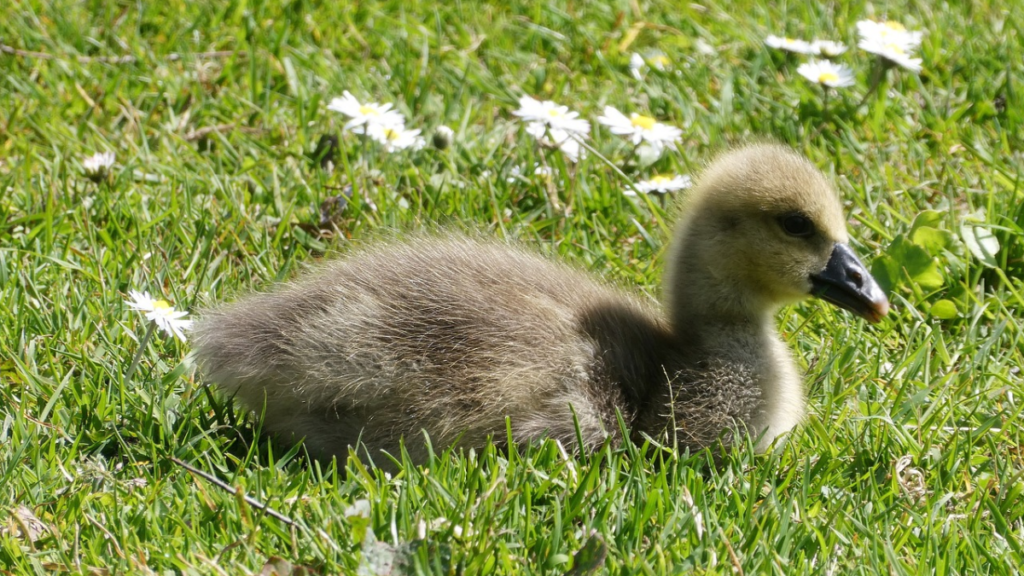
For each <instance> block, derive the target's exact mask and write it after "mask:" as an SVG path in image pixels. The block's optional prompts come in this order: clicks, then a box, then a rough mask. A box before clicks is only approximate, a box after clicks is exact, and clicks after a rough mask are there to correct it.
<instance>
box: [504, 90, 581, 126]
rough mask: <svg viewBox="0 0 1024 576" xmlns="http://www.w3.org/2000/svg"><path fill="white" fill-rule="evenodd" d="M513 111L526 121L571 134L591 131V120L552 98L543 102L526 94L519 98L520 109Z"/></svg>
mask: <svg viewBox="0 0 1024 576" xmlns="http://www.w3.org/2000/svg"><path fill="white" fill-rule="evenodd" d="M512 113H513V114H515V115H516V116H519V117H520V118H522V119H523V121H525V122H529V123H540V124H543V125H544V126H547V127H549V128H556V129H558V130H563V131H565V132H568V133H570V134H589V133H590V122H587V121H586V120H583V119H582V118H579V113H578V112H570V111H569V107H568V106H561V105H559V104H556V103H554V102H552V101H551V100H545V101H544V102H541V101H540V100H537V99H536V98H533V97H531V96H527V95H525V94H524V95H523V96H522V97H520V98H519V109H518V110H515V111H514V112H512Z"/></svg>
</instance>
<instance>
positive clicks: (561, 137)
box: [526, 122, 585, 162]
mask: <svg viewBox="0 0 1024 576" xmlns="http://www.w3.org/2000/svg"><path fill="white" fill-rule="evenodd" d="M526 132H527V134H530V135H531V136H533V137H534V138H536V139H537V140H538V141H539V142H540V143H541V144H543V145H545V146H550V147H552V148H557V149H558V150H559V151H561V152H562V154H565V157H566V158H568V159H569V160H570V161H572V162H578V161H579V159H580V158H581V157H583V156H585V154H584V152H583V150H581V149H580V148H581V147H580V140H582V139H583V138H584V135H583V134H578V133H574V132H567V131H565V130H562V129H561V128H550V127H548V126H545V125H544V124H542V123H540V122H531V123H529V124H527V125H526Z"/></svg>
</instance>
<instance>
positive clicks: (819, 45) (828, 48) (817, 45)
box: [811, 40, 846, 58]
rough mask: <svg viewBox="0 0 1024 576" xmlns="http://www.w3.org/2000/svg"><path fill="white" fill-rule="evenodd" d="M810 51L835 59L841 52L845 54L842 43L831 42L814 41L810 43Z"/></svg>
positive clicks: (844, 46)
mask: <svg viewBox="0 0 1024 576" xmlns="http://www.w3.org/2000/svg"><path fill="white" fill-rule="evenodd" d="M811 49H812V50H814V54H818V55H819V56H824V57H826V58H835V57H836V56H839V55H840V54H842V53H843V52H846V45H845V44H843V43H842V42H834V41H832V40H815V41H814V42H811Z"/></svg>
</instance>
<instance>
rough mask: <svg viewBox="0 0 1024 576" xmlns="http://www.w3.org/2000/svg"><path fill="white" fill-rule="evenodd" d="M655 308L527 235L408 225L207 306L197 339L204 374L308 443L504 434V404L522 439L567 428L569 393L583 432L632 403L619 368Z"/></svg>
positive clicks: (605, 426) (649, 326)
mask: <svg viewBox="0 0 1024 576" xmlns="http://www.w3.org/2000/svg"><path fill="white" fill-rule="evenodd" d="M655 318H656V315H655V314H653V312H652V311H651V310H648V309H647V307H646V306H644V305H642V304H641V303H639V302H638V301H637V300H636V299H634V298H632V297H630V296H627V295H624V294H621V293H620V292H619V291H617V290H614V289H612V288H609V287H607V286H605V285H603V284H601V283H598V282H595V281H594V280H592V279H591V278H590V277H589V276H588V275H586V274H584V273H581V272H579V271H576V270H574V269H571V268H569V267H566V266H563V265H559V264H556V263H553V262H551V261H549V260H547V259H545V258H542V257H540V256H538V255H535V254H532V253H530V252H527V251H525V250H522V249H518V248H512V247H509V246H507V245H503V244H499V243H493V242H480V241H475V240H470V239H466V238H454V239H445V240H441V239H429V240H428V239H419V240H418V241H415V242H407V243H397V242H396V243H393V244H390V245H386V246H384V247H380V246H378V247H376V248H375V249H374V250H373V251H363V252H358V253H355V254H353V255H350V256H349V257H347V258H343V259H340V260H338V261H335V262H332V263H329V264H327V265H325V266H323V267H322V268H321V269H320V270H318V271H316V272H314V273H313V274H311V275H308V276H307V277H305V278H303V279H300V280H299V281H297V282H294V283H291V284H287V285H285V286H283V287H282V288H281V289H280V290H278V291H276V292H270V293H264V294H257V295H254V296H250V297H248V298H244V299H242V300H240V301H239V302H236V303H234V304H232V305H229V306H227V307H224V308H221V309H218V310H214V311H211V312H209V313H207V314H205V315H204V317H203V319H202V321H201V322H200V323H199V324H198V325H197V327H196V334H195V340H196V342H197V350H198V352H197V353H198V358H199V361H200V364H201V366H202V367H203V370H204V372H205V374H206V377H207V379H209V380H212V381H214V382H216V383H218V384H219V385H220V387H221V388H222V389H223V390H225V391H226V392H227V393H228V394H229V395H236V396H237V397H238V398H239V399H240V400H241V401H242V402H243V403H244V404H245V405H246V406H248V407H249V408H251V409H254V410H256V411H262V412H264V425H265V427H266V428H267V429H268V430H269V431H271V432H277V433H286V434H289V435H293V436H298V437H305V438H306V444H307V446H308V447H309V448H310V449H311V450H312V451H313V452H314V453H317V454H320V455H324V456H329V455H332V454H341V453H343V451H344V450H345V447H346V446H347V445H349V444H354V443H355V440H356V439H357V438H360V439H361V440H362V441H363V443H364V444H366V445H367V446H368V447H370V448H371V449H372V448H384V449H388V450H394V449H395V448H396V447H397V439H398V438H399V437H402V436H405V437H407V438H408V437H409V436H410V435H412V436H418V435H419V431H420V430H424V429H425V430H426V431H427V432H428V433H429V434H430V436H431V438H432V440H434V441H435V442H437V443H438V444H441V445H448V444H451V443H453V442H455V441H461V442H462V443H463V444H465V445H469V446H478V445H482V443H483V442H484V441H485V439H486V437H487V436H488V435H495V436H497V437H498V438H499V439H500V438H501V437H502V436H503V432H504V430H505V417H506V416H509V417H510V418H511V420H512V426H513V431H514V432H515V433H516V436H518V437H519V438H521V439H530V438H532V437H537V436H542V435H543V436H553V437H556V438H561V439H563V440H565V441H567V442H570V443H573V441H574V440H575V426H574V423H573V413H572V412H571V411H570V409H569V405H570V404H571V405H572V406H573V410H575V412H576V417H577V418H578V419H579V422H580V427H581V430H582V431H584V432H585V435H587V436H589V437H587V438H584V441H585V443H588V444H589V443H598V442H600V441H601V440H603V438H604V436H605V435H606V434H609V433H610V434H616V433H617V429H616V426H615V410H616V409H619V410H622V411H625V412H628V411H629V410H630V405H629V402H628V400H629V398H627V396H629V394H630V390H626V391H623V385H624V383H623V382H622V380H623V379H626V380H629V379H631V378H643V377H644V376H645V375H641V374H630V373H629V372H630V371H631V370H632V369H633V368H632V367H633V366H639V365H643V364H649V363H650V362H649V361H647V359H638V358H633V357H630V355H634V354H639V355H645V354H650V353H651V350H652V349H653V348H654V347H655V345H654V342H655V341H656V340H658V339H659V338H661V334H662V332H663V328H662V327H661V325H660V324H659V321H658V320H656V319H655ZM609 328H611V332H612V333H611V334H609V333H608V330H609ZM609 339H611V340H615V342H609ZM633 350H635V351H636V352H635V353H634V352H631V351H633ZM623 355H625V357H623ZM627 417H628V414H627Z"/></svg>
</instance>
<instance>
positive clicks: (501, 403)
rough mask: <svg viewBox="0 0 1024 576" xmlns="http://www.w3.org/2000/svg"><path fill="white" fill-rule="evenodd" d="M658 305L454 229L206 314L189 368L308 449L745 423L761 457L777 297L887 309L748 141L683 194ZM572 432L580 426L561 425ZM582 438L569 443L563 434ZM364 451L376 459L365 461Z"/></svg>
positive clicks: (789, 414)
mask: <svg viewBox="0 0 1024 576" xmlns="http://www.w3.org/2000/svg"><path fill="white" fill-rule="evenodd" d="M673 242H674V243H673V245H672V247H671V249H670V251H669V262H668V267H667V272H666V274H665V279H664V288H663V292H664V297H663V299H664V308H665V310H664V312H662V311H660V310H659V309H658V308H657V307H655V306H652V305H651V304H649V303H648V302H645V301H644V300H642V299H640V298H637V297H635V296H633V295H631V294H627V293H623V292H622V291H620V290H617V289H615V288H612V287H609V286H608V285H606V284H604V283H602V282H600V281H596V280H594V279H593V278H592V277H590V276H588V275H587V274H585V273H582V272H580V271H577V270H575V269H572V268H570V267H567V266H565V265H562V264H558V263H554V262H551V261H549V260H548V259H546V258H543V257H541V256H538V255H536V254H534V253H532V252H530V251H528V250H525V249H522V248H518V247H514V246H509V245H506V244H503V243H499V242H497V241H494V242H487V241H479V240H472V239H468V238H465V237H447V238H417V239H414V240H407V241H404V242H401V241H395V242H391V243H385V244H384V245H377V246H371V247H369V248H366V249H363V250H361V251H356V252H354V253H352V254H350V255H348V256H347V257H345V258H342V259H340V260H337V261H334V262H331V263H328V264H326V265H324V266H322V267H320V268H319V269H317V270H316V271H314V272H312V273H310V274H307V275H306V276H304V277H302V278H300V279H298V280H296V281H294V282H291V283H287V284H284V285H282V286H280V287H279V288H278V289H277V290H275V291H273V292H269V293H262V294H255V295H251V296H248V297H245V298H243V299H241V300H240V301H238V302H236V303H234V304H230V305H227V306H224V307H221V308H218V309H214V310H211V311H208V312H206V313H205V314H204V315H203V317H202V319H201V321H200V322H199V323H198V324H197V326H196V328H195V331H194V339H195V342H196V347H197V348H196V354H197V359H198V362H199V365H200V368H201V370H202V372H203V373H204V375H205V378H206V380H208V381H211V382H215V383H216V384H217V385H218V386H219V387H220V389H221V390H222V391H223V392H224V393H225V394H226V395H227V396H229V397H233V398H236V399H237V400H239V401H240V402H241V403H242V405H243V406H244V407H246V408H247V409H249V410H251V411H253V412H256V413H258V414H262V416H263V427H264V430H265V431H267V432H269V433H271V434H272V435H274V436H276V437H277V438H279V439H281V440H284V441H285V442H288V443H295V442H299V441H302V442H303V443H304V446H305V448H306V450H307V451H308V452H309V453H310V454H311V455H312V456H314V457H316V458H321V459H330V458H331V457H339V458H343V457H345V456H346V455H347V454H348V451H349V447H358V449H360V450H366V453H367V454H368V455H369V456H370V457H371V458H373V457H374V456H378V457H379V456H380V451H386V452H388V453H390V454H392V455H397V454H398V453H399V449H400V442H402V440H403V439H404V441H405V447H406V449H407V450H408V452H409V454H410V456H411V457H412V458H413V460H414V461H423V460H424V459H425V458H426V455H427V448H426V445H425V442H424V441H423V436H422V435H423V433H424V432H426V433H427V434H428V435H429V438H430V441H431V443H432V445H433V447H434V448H444V447H448V446H453V445H455V446H460V447H463V448H477V449H480V448H482V447H483V446H484V445H485V444H486V443H487V442H489V441H493V442H494V443H496V444H503V443H505V441H506V438H507V432H506V418H508V420H509V422H510V426H511V435H512V438H513V439H514V440H515V441H516V442H518V443H525V442H529V441H533V440H535V439H539V438H544V437H548V438H553V439H556V440H558V441H560V442H561V443H562V444H563V445H564V446H566V447H567V448H570V449H578V448H582V449H583V450H588V449H594V448H596V447H598V446H600V445H601V444H602V443H604V442H605V441H606V440H607V439H608V438H609V437H611V439H612V440H611V441H612V442H613V443H618V442H621V441H623V440H624V439H623V438H622V437H621V436H622V434H621V432H620V426H619V424H618V420H617V416H616V414H617V413H618V414H621V417H622V418H623V420H624V422H625V423H626V424H627V425H628V427H629V429H630V430H631V431H632V435H633V437H632V440H634V441H636V440H639V439H641V438H643V436H644V435H649V436H652V437H661V436H663V435H665V434H671V435H672V436H671V437H672V438H674V439H675V441H676V442H677V443H678V444H679V445H680V446H681V447H682V448H689V449H691V450H698V449H701V448H703V447H706V446H708V445H710V444H712V443H714V442H716V441H718V440H719V439H726V438H728V437H730V435H729V434H723V432H725V431H729V430H733V431H741V432H742V431H744V430H745V431H746V433H749V434H750V435H751V436H752V437H753V438H754V440H755V442H756V446H757V448H758V449H759V450H763V449H764V448H766V447H767V446H768V445H769V444H770V443H771V442H772V441H773V440H774V439H775V438H776V437H777V436H779V435H780V434H783V433H785V432H787V431H788V430H790V429H791V428H792V427H793V426H794V425H796V424H797V423H798V422H799V421H800V419H801V418H802V416H803V414H804V391H803V386H802V383H801V376H800V374H799V371H798V369H797V367H796V365H795V363H794V361H793V359H792V357H791V356H790V353H789V351H788V350H787V348H786V347H785V345H784V344H783V343H782V341H781V340H780V339H779V336H778V334H777V332H776V328H775V323H774V320H773V315H774V313H775V312H776V310H777V309H778V308H779V307H780V306H782V305H784V304H787V303H791V302H794V301H797V300H800V299H803V298H806V297H808V296H816V297H819V298H822V299H824V300H826V301H828V302H831V303H833V304H835V305H837V306H839V307H841V308H845V309H847V310H849V311H851V312H853V313H854V314H856V315H858V316H861V317H863V318H866V319H867V320H868V321H871V322H877V321H878V320H879V319H880V318H881V317H883V316H884V315H885V314H886V313H887V311H888V308H889V303H888V301H887V300H886V297H885V295H884V294H883V292H882V290H881V289H880V288H879V286H878V285H877V284H876V283H875V281H874V279H873V278H872V277H871V275H870V274H869V273H868V271H867V270H866V269H865V267H864V265H863V264H861V262H860V261H859V260H858V259H857V257H856V256H855V255H854V253H853V251H852V250H851V249H850V248H849V246H848V244H847V242H848V237H847V232H846V225H845V219H844V217H843V213H842V209H841V206H840V202H839V197H838V195H837V193H836V192H835V190H834V189H833V188H832V187H831V186H830V184H829V183H828V181H827V180H826V178H825V177H824V176H823V175H822V174H821V172H819V171H818V170H817V169H816V168H815V167H814V166H813V165H812V164H810V163H809V162H808V161H807V160H805V159H804V158H802V157H801V156H798V155H797V154H795V153H793V152H792V151H790V150H788V149H786V148H783V147H780V146H776V145H755V146H750V147H747V148H742V149H739V150H736V151H733V152H731V153H727V154H725V155H723V156H721V157H719V158H718V159H717V160H716V161H714V162H713V163H712V164H711V165H710V166H709V167H708V168H707V169H706V170H705V172H704V173H703V175H702V176H701V177H700V178H699V182H698V183H697V185H696V186H695V187H694V188H693V189H692V190H691V191H689V192H688V194H687V197H686V200H685V205H684V212H683V216H682V217H681V220H680V221H679V223H678V225H677V227H676V229H675V233H674V240H673ZM577 427H578V430H577ZM580 442H582V446H579V444H580ZM378 461H379V460H378Z"/></svg>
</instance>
